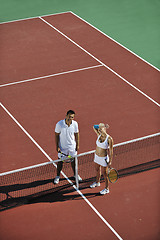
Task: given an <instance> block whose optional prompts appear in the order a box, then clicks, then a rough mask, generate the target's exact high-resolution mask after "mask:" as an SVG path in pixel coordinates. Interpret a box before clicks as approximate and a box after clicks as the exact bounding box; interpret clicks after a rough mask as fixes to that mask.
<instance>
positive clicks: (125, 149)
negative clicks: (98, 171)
mask: <svg viewBox="0 0 160 240" xmlns="http://www.w3.org/2000/svg"><path fill="white" fill-rule="evenodd" d="M94 153H95V151H90V152H88V153H84V154H79V155H78V172H79V174H80V176H81V177H82V179H83V180H84V181H83V182H89V181H90V180H91V181H93V180H95V178H96V177H95V169H94V168H95V167H94V162H93V161H94ZM112 167H113V168H115V169H117V170H118V172H119V177H124V176H127V175H130V174H135V173H138V172H142V171H146V170H149V169H153V168H157V167H160V133H156V134H153V135H149V136H146V137H142V138H138V139H134V140H131V141H127V142H123V143H119V144H115V145H114V150H113V161H112Z"/></svg>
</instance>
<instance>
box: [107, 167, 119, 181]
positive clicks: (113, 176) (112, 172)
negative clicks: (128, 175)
mask: <svg viewBox="0 0 160 240" xmlns="http://www.w3.org/2000/svg"><path fill="white" fill-rule="evenodd" d="M118 177H119V176H118V172H117V170H116V169H114V168H108V179H109V181H110V182H111V183H115V182H117V180H118Z"/></svg>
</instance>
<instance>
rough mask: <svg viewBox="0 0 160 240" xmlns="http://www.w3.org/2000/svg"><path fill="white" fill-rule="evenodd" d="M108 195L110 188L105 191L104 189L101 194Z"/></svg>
mask: <svg viewBox="0 0 160 240" xmlns="http://www.w3.org/2000/svg"><path fill="white" fill-rule="evenodd" d="M106 193H109V189H108V188H105V189H103V190H102V191H100V194H101V195H104V194H106Z"/></svg>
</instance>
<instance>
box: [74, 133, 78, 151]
mask: <svg viewBox="0 0 160 240" xmlns="http://www.w3.org/2000/svg"><path fill="white" fill-rule="evenodd" d="M74 135H75V141H76V151H78V149H79V132H78V133H75V134H74Z"/></svg>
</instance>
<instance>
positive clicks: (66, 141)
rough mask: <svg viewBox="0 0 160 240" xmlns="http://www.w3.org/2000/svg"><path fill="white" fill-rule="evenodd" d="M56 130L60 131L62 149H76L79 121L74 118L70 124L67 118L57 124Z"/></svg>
mask: <svg viewBox="0 0 160 240" xmlns="http://www.w3.org/2000/svg"><path fill="white" fill-rule="evenodd" d="M55 132H56V133H59V147H60V149H61V151H62V152H63V151H65V152H66V150H68V151H75V148H76V141H75V135H74V134H75V133H78V132H79V129H78V123H77V122H76V121H74V120H72V123H71V125H70V126H68V125H67V124H66V123H65V119H64V120H61V121H59V122H58V123H57V124H56V127H55Z"/></svg>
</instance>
